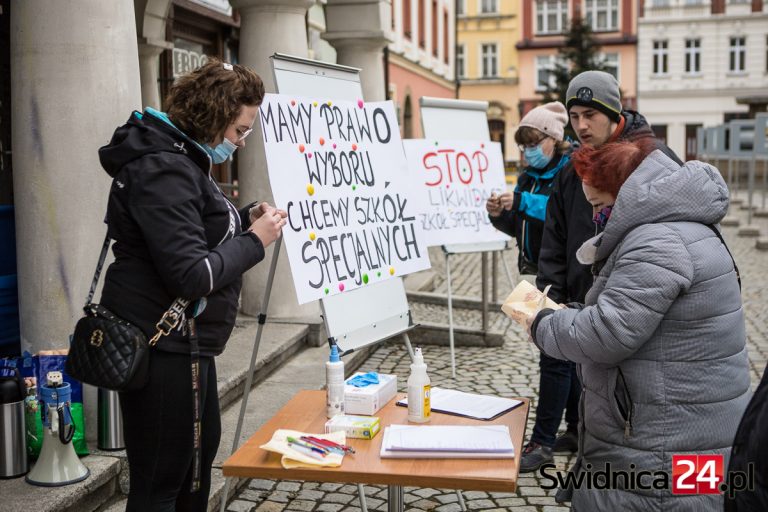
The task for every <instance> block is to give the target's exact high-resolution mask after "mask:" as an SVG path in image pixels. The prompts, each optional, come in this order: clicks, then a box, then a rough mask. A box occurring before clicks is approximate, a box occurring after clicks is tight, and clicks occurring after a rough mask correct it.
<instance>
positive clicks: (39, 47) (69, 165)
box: [11, 0, 141, 352]
mask: <svg viewBox="0 0 768 512" xmlns="http://www.w3.org/2000/svg"><path fill="white" fill-rule="evenodd" d="M41 13H44V14H42V15H41ZM11 69H12V70H13V72H12V74H11V91H12V97H11V104H12V106H11V109H12V116H13V134H12V145H13V146H12V147H13V153H14V158H13V162H14V175H13V177H14V183H13V184H14V193H15V203H16V240H17V242H16V250H17V254H18V275H19V308H20V316H21V341H22V349H23V350H24V349H27V350H30V351H32V352H35V351H37V350H40V349H46V348H62V347H66V346H68V335H69V334H70V333H71V332H72V329H73V328H74V322H75V320H76V319H77V318H78V317H79V316H80V315H81V314H82V311H81V308H82V306H83V303H84V301H85V296H86V295H87V292H88V288H89V286H90V284H91V283H90V280H91V277H92V276H93V271H94V269H95V266H96V261H97V259H98V255H99V250H100V249H101V242H102V240H103V238H104V235H105V233H106V225H105V224H104V223H103V220H104V215H105V213H106V205H107V194H108V191H109V186H110V178H109V177H108V176H107V174H106V173H105V172H104V171H103V170H102V168H101V165H100V164H99V157H98V153H97V152H98V149H99V147H100V146H102V145H104V144H106V143H108V142H109V140H110V137H111V136H112V132H113V131H114V130H115V128H116V127H117V126H118V125H120V124H122V123H123V122H125V120H126V119H128V116H129V115H130V113H131V111H132V110H133V109H136V108H139V107H140V105H141V97H140V90H139V63H138V57H137V48H136V25H135V19H134V11H133V2H132V1H131V0H115V1H111V2H103V1H102V0H81V1H80V2H79V3H78V8H77V9H73V8H72V6H71V5H69V4H68V3H67V2H60V1H58V0H26V1H24V2H17V3H15V4H14V8H13V10H12V11H11ZM97 298H98V296H97Z"/></svg>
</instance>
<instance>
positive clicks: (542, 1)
mask: <svg viewBox="0 0 768 512" xmlns="http://www.w3.org/2000/svg"><path fill="white" fill-rule="evenodd" d="M567 28H568V0H537V1H536V33H537V34H560V33H562V32H563V31H565V30H566V29H567Z"/></svg>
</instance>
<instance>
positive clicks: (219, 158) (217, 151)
mask: <svg viewBox="0 0 768 512" xmlns="http://www.w3.org/2000/svg"><path fill="white" fill-rule="evenodd" d="M203 148H205V150H206V151H207V152H208V154H209V155H210V156H211V160H212V161H213V163H215V164H220V163H222V162H224V161H226V160H227V159H228V158H229V157H231V156H232V153H234V152H235V150H236V149H237V145H236V144H235V143H234V142H230V140H229V139H228V138H226V137H224V140H223V141H222V142H221V144H219V145H218V146H216V147H215V148H211V146H209V145H208V144H206V145H204V146H203Z"/></svg>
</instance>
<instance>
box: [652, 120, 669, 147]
mask: <svg viewBox="0 0 768 512" xmlns="http://www.w3.org/2000/svg"><path fill="white" fill-rule="evenodd" d="M651 130H653V134H654V135H655V136H656V138H657V139H659V140H660V141H661V142H662V143H663V144H666V143H667V125H665V124H654V125H651Z"/></svg>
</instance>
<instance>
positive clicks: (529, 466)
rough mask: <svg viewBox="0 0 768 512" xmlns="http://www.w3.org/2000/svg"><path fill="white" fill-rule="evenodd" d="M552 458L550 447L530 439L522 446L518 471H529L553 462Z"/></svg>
mask: <svg viewBox="0 0 768 512" xmlns="http://www.w3.org/2000/svg"><path fill="white" fill-rule="evenodd" d="M554 460H555V459H554V457H553V455H552V448H549V447H548V446H542V445H540V444H539V443H535V442H533V441H530V442H529V443H528V444H526V445H525V447H524V448H523V453H522V456H521V457H520V472H521V473H530V472H532V471H536V470H537V469H539V468H540V467H541V466H542V465H544V464H547V463H549V462H554Z"/></svg>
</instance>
